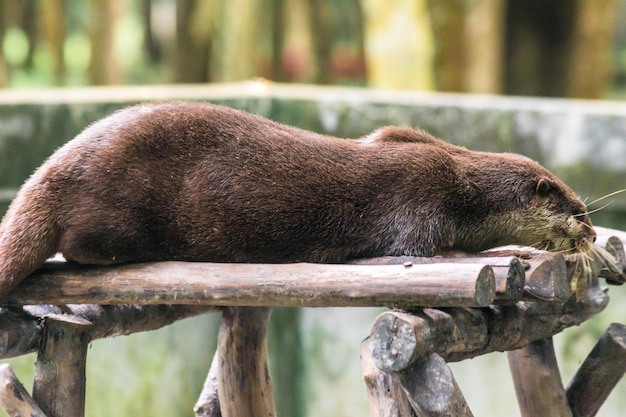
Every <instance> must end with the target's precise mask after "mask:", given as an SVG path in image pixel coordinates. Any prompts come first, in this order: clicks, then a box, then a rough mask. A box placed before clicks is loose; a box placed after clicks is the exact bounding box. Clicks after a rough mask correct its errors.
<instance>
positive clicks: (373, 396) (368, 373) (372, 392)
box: [361, 338, 412, 417]
mask: <svg viewBox="0 0 626 417" xmlns="http://www.w3.org/2000/svg"><path fill="white" fill-rule="evenodd" d="M371 349H372V348H371V345H370V339H369V338H366V339H365V340H364V341H363V343H361V363H362V366H363V379H364V381H365V386H366V388H367V396H368V398H369V405H370V411H371V415H372V417H406V416H410V415H411V409H412V407H411V404H410V403H409V400H408V399H407V397H406V395H405V392H404V391H403V390H402V387H400V385H399V384H397V383H396V382H395V381H394V379H393V377H392V376H391V374H389V373H387V372H384V371H382V370H380V368H378V367H377V366H376V364H375V361H374V358H373V357H372V353H371V352H372V350H371Z"/></svg>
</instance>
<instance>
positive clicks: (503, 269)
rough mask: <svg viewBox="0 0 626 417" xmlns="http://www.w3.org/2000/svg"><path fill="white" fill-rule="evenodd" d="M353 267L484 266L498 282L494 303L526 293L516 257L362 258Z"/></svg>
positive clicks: (523, 276) (356, 260)
mask: <svg viewBox="0 0 626 417" xmlns="http://www.w3.org/2000/svg"><path fill="white" fill-rule="evenodd" d="M348 263H349V264H351V265H408V264H411V265H427V264H442V263H459V264H484V265H489V266H490V267H491V269H493V272H494V276H495V281H496V295H495V300H494V302H496V303H499V304H500V303H505V302H516V301H518V300H520V299H521V297H522V293H523V291H524V284H525V279H526V276H525V273H524V266H523V264H522V262H521V261H520V260H519V259H518V258H517V257H515V256H505V257H498V256H492V257H489V256H480V255H478V256H469V255H465V254H464V255H463V256H458V257H443V256H436V257H432V258H424V257H418V256H381V257H377V258H362V259H355V260H352V261H350V262H348Z"/></svg>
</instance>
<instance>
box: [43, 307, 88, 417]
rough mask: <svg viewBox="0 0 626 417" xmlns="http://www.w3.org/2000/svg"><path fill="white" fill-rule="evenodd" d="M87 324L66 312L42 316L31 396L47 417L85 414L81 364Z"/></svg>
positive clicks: (69, 416) (85, 354) (83, 357)
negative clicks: (41, 329) (39, 343)
mask: <svg viewBox="0 0 626 417" xmlns="http://www.w3.org/2000/svg"><path fill="white" fill-rule="evenodd" d="M89 325H90V323H89V322H88V321H86V320H81V319H76V318H74V317H70V316H68V315H59V316H54V315H50V316H48V317H46V318H45V319H44V324H43V332H44V336H43V343H42V346H41V348H40V349H39V354H38V355H37V363H36V364H35V378H34V382H33V399H34V400H35V402H36V403H37V404H39V406H40V407H41V409H42V410H43V411H44V412H45V413H46V415H48V416H49V417H83V416H84V415H85V366H86V360H87V346H88V344H89V338H88V336H87V328H88V327H89Z"/></svg>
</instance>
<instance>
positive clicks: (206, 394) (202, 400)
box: [193, 352, 222, 417]
mask: <svg viewBox="0 0 626 417" xmlns="http://www.w3.org/2000/svg"><path fill="white" fill-rule="evenodd" d="M218 373H219V355H218V353H217V352H215V355H214V356H213V362H211V369H209V373H208V375H207V376H206V380H205V381H204V385H203V386H202V392H201V393H200V397H199V398H198V402H196V405H195V406H194V407H193V411H194V413H195V415H196V417H221V416H222V412H221V410H220V400H219V397H218V384H219V376H218Z"/></svg>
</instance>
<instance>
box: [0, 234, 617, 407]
mask: <svg viewBox="0 0 626 417" xmlns="http://www.w3.org/2000/svg"><path fill="white" fill-rule="evenodd" d="M598 231H599V235H600V236H599V237H598V240H597V244H598V245H599V246H598V247H599V248H600V249H599V250H598V251H597V253H596V252H594V254H593V255H591V254H588V255H575V256H564V255H561V254H554V253H549V252H540V251H535V250H529V249H528V248H502V249H498V250H496V251H488V252H484V253H481V254H478V255H474V256H469V255H459V256H454V257H446V258H443V257H437V258H417V257H382V258H374V259H359V260H356V261H354V262H351V263H349V264H334V265H328V264H306V263H300V264H282V265H268V264H214V263H184V262H159V263H150V264H129V265H121V266H116V267H106V268H104V267H97V268H96V267H81V266H76V265H72V264H69V263H65V262H58V261H57V262H48V263H46V264H45V265H44V266H43V267H42V268H41V269H40V270H38V271H37V272H35V273H34V274H33V275H32V276H30V277H29V278H27V279H26V280H25V281H24V282H23V283H21V284H20V286H19V287H18V288H17V289H16V290H15V291H14V292H12V293H11V294H10V295H9V296H7V297H5V298H3V299H0V306H2V307H0V358H9V357H13V356H18V355H24V354H27V353H30V352H37V363H36V365H35V379H34V384H33V392H32V396H30V395H29V394H28V393H27V392H26V391H25V390H24V389H23V386H22V384H21V383H20V381H18V380H17V378H16V377H15V375H14V373H13V372H12V370H11V368H10V367H9V366H8V365H6V364H5V365H0V406H1V407H3V408H4V409H5V410H6V411H7V413H8V414H9V415H11V416H37V417H45V416H48V417H82V416H84V404H85V366H86V360H87V346H88V344H89V343H90V341H92V340H95V339H98V338H104V337H114V336H119V335H127V334H130V333H135V332H140V331H145V330H152V329H156V328H159V327H162V326H166V325H168V324H171V323H173V322H174V321H176V320H179V319H182V318H186V317H191V316H194V315H198V314H202V313H206V312H210V311H221V312H222V323H221V325H220V329H219V335H218V349H217V352H216V354H215V357H214V360H213V364H212V366H211V368H210V369H209V370H208V376H207V380H206V382H205V385H204V388H203V391H202V393H201V395H200V398H199V400H198V402H197V404H196V405H195V407H194V412H195V415H196V416H198V417H199V416H205V417H208V416H226V417H230V416H242V417H252V416H274V415H276V412H275V408H274V399H273V392H272V383H271V379H270V376H269V372H268V359H267V341H266V333H267V324H268V320H269V317H270V314H271V308H272V307H277V306H289V307H300V306H314V307H330V306H386V307H389V308H390V310H389V311H386V312H383V313H382V314H380V315H379V316H378V317H377V318H376V320H375V322H374V323H373V325H372V328H371V332H370V335H369V336H368V337H367V338H366V339H365V341H364V342H363V345H362V350H361V358H362V361H363V373H364V379H365V382H366V386H367V390H368V395H369V399H370V408H371V413H372V416H381V417H382V416H397V417H410V416H418V417H419V416H471V415H472V413H471V411H470V409H469V406H468V405H467V403H466V401H465V399H464V397H463V394H462V392H461V391H460V389H459V387H458V385H457V383H456V381H455V379H454V375H453V374H452V372H451V370H450V368H449V367H448V365H447V363H448V362H454V361H461V360H464V359H467V358H472V357H475V356H478V355H483V354H487V353H490V352H494V351H507V352H508V358H509V363H510V367H511V373H512V377H513V381H514V385H515V389H516V393H517V396H518V402H519V406H520V409H521V412H522V416H529V417H530V416H533V417H534V416H548V415H549V416H593V415H595V413H596V412H597V411H598V409H599V408H600V406H601V405H602V403H603V402H604V400H605V399H606V398H607V396H608V394H609V392H610V391H611V390H612V389H613V388H614V386H615V385H616V384H617V383H618V381H619V380H620V379H621V378H622V376H623V375H624V372H625V371H626V326H625V325H624V324H620V323H614V324H612V325H611V326H610V327H609V328H608V329H607V331H606V332H605V334H604V335H603V336H602V337H601V339H600V340H599V341H598V344H597V345H596V347H595V348H594V349H593V351H592V352H591V353H590V354H589V356H588V358H587V360H586V361H585V362H584V363H583V364H582V366H581V367H580V369H579V371H578V373H576V375H575V376H574V378H573V379H572V381H571V382H570V383H569V385H567V387H565V386H564V384H563V383H562V381H561V377H560V374H559V370H558V367H557V364H556V359H555V355H554V348H553V345H552V336H553V335H555V334H557V333H559V332H561V331H563V330H564V329H566V328H568V327H570V326H574V325H578V324H580V323H582V322H583V321H585V320H587V319H588V318H590V317H591V316H593V315H595V314H597V313H599V312H600V311H602V310H603V309H604V308H605V307H606V305H607V303H608V295H607V294H606V290H604V289H603V288H601V287H600V282H601V281H600V280H599V278H603V279H604V280H605V282H606V283H608V284H612V285H621V284H623V283H624V282H625V281H626V253H625V252H624V245H625V244H626V234H625V233H624V232H619V231H614V230H609V229H602V228H598ZM583 265H584V267H583ZM355 354H358V352H355ZM546 387H547V388H546Z"/></svg>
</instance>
